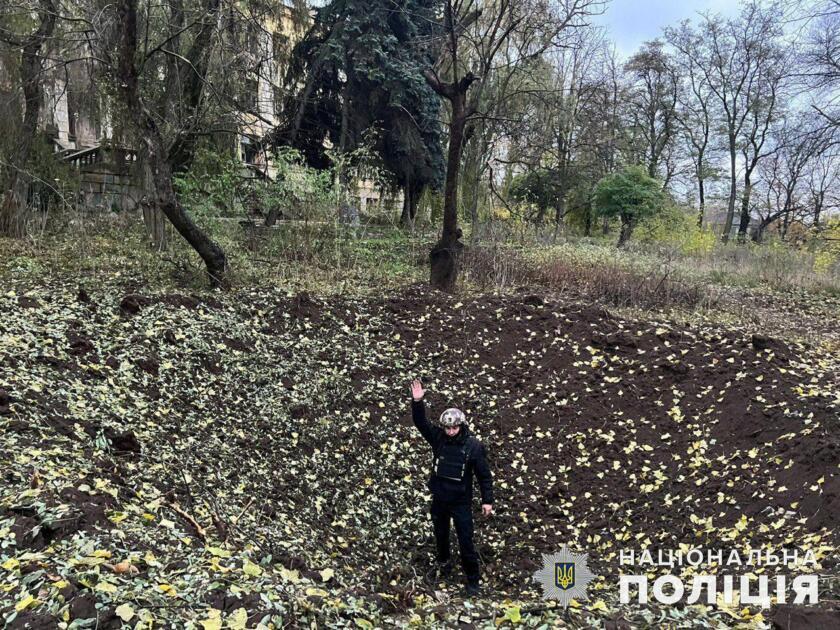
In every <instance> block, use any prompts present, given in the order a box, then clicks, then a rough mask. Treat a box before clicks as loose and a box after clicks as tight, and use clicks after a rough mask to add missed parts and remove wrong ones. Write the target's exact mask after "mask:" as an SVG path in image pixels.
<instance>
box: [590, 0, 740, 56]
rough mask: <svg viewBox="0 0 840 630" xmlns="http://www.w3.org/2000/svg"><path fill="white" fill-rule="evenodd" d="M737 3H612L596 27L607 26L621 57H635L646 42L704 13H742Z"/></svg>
mask: <svg viewBox="0 0 840 630" xmlns="http://www.w3.org/2000/svg"><path fill="white" fill-rule="evenodd" d="M738 6H739V3H738V2H737V1H736V0H612V1H611V2H610V3H609V4H608V5H607V9H606V11H605V13H604V14H603V15H600V16H597V17H595V18H593V20H592V22H593V24H596V25H598V26H603V27H605V28H606V29H607V31H608V33H609V38H610V39H611V40H613V41H614V42H615V45H616V48H617V49H618V52H619V54H620V55H621V56H623V57H627V56H629V55H631V54H633V53H634V52H635V51H636V50H637V49H638V48H639V46H641V44H642V43H643V42H645V41H648V40H651V39H655V38H656V37H658V36H660V35H661V34H662V28H663V27H664V26H676V25H677V24H678V23H679V22H681V21H682V20H684V19H686V18H691V19H694V18H696V16H697V13H698V12H700V11H711V12H712V13H720V14H722V15H725V16H731V15H735V14H737V13H738Z"/></svg>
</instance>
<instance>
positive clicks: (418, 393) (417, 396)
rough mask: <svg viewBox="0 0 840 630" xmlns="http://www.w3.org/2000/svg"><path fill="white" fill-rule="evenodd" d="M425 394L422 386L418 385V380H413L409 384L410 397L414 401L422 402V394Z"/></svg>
mask: <svg viewBox="0 0 840 630" xmlns="http://www.w3.org/2000/svg"><path fill="white" fill-rule="evenodd" d="M425 393H426V392H424V391H423V386H422V385H421V384H420V379H419V378H415V379H414V380H413V381H412V382H411V397H412V398H413V399H414V400H422V399H423V394H425Z"/></svg>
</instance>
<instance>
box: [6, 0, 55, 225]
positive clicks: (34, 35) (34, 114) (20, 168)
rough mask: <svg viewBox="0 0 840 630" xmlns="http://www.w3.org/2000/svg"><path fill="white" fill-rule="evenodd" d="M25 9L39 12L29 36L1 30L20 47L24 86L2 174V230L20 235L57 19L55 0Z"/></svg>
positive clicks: (39, 2)
mask: <svg viewBox="0 0 840 630" xmlns="http://www.w3.org/2000/svg"><path fill="white" fill-rule="evenodd" d="M21 10H23V11H24V12H25V13H27V12H29V11H34V12H35V13H36V15H37V22H36V24H37V25H36V27H35V29H34V30H33V31H32V32H31V33H29V34H28V35H25V36H19V35H18V34H17V33H14V32H11V31H9V30H6V29H5V28H4V29H3V30H2V31H0V41H2V42H3V43H4V44H6V45H11V46H13V47H15V48H19V49H20V51H21V56H20V90H21V93H22V95H23V120H22V122H21V127H20V133H19V141H18V144H17V147H16V149H13V151H12V154H11V156H10V159H9V162H8V164H4V165H3V169H2V171H0V173H2V177H0V184H2V187H0V190H2V191H3V199H2V202H0V234H3V235H6V236H11V237H16V238H19V237H21V236H23V235H24V233H25V229H26V225H25V211H26V196H27V192H26V190H27V185H28V178H27V176H26V166H27V163H28V162H29V157H30V153H31V152H32V145H33V142H34V140H35V137H36V131H37V127H38V118H39V116H40V113H41V107H42V104H43V101H44V75H43V70H44V59H45V54H46V47H47V45H48V43H49V40H50V38H51V37H52V35H53V33H54V31H55V26H56V19H57V11H58V9H57V6H56V4H55V0H38V4H37V6H36V7H21Z"/></svg>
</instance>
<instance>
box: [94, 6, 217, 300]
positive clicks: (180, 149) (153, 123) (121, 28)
mask: <svg viewBox="0 0 840 630" xmlns="http://www.w3.org/2000/svg"><path fill="white" fill-rule="evenodd" d="M137 3H138V0H120V1H119V2H118V3H117V4H116V18H117V22H116V24H117V26H116V27H115V28H113V32H114V33H115V35H114V37H115V41H114V48H115V53H114V54H115V61H114V63H113V64H112V65H111V66H110V67H109V71H110V72H111V75H112V78H113V80H114V81H115V84H116V85H117V86H119V95H120V99H121V102H122V105H123V106H124V107H125V110H126V112H127V114H128V116H127V120H128V121H130V124H131V127H133V131H134V134H133V135H134V137H135V138H136V140H137V141H139V142H140V143H142V146H143V149H144V154H145V159H146V160H147V162H148V165H149V169H150V173H151V176H152V181H151V187H152V190H153V192H154V203H155V204H156V205H157V206H158V207H159V208H160V210H161V211H162V212H163V214H164V215H165V216H166V218H167V219H168V220H169V221H170V222H171V223H172V225H173V226H174V227H175V229H176V230H177V231H178V233H179V234H180V235H181V236H182V237H183V238H184V239H185V240H186V241H187V242H188V243H189V244H190V246H191V247H192V248H193V249H195V251H196V252H197V253H198V254H199V256H201V258H202V260H203V261H204V264H205V265H206V267H207V273H208V275H209V278H210V283H211V285H212V286H220V285H221V284H223V282H224V279H225V272H226V271H227V259H226V257H225V253H224V251H223V250H222V248H221V247H220V246H219V245H218V244H217V243H216V242H215V241H213V239H211V238H210V237H209V236H208V235H207V234H206V233H205V232H204V231H203V230H202V229H201V228H199V227H198V226H197V225H196V224H195V222H194V221H193V220H192V218H191V217H190V215H189V214H188V213H187V212H186V210H185V209H184V207H183V205H182V204H181V202H180V201H179V199H178V196H177V194H176V192H175V188H174V186H173V175H174V173H175V172H176V170H177V169H180V168H184V166H185V165H186V164H187V163H188V161H189V156H190V154H191V152H192V151H193V150H194V146H195V145H194V139H193V137H192V136H193V133H194V132H195V129H194V128H192V127H190V126H181V127H179V132H180V133H178V134H177V135H176V137H175V140H174V142H173V143H172V144H171V146H168V145H167V143H166V141H165V137H164V134H163V133H162V131H161V127H160V123H159V120H160V118H157V117H156V116H155V115H154V110H153V108H152V107H150V105H149V104H148V102H147V98H146V97H144V95H143V94H142V91H141V73H142V70H143V65H141V66H138V64H137V58H138V53H139V52H140V51H139V49H138V31H139V28H138V27H139V23H138V10H137ZM171 6H172V11H173V17H174V19H175V23H176V24H179V23H180V22H179V20H180V19H181V16H180V15H179V11H180V6H179V5H177V3H176V4H173V5H171ZM219 7H220V1H219V0H206V4H204V5H203V7H202V9H203V10H202V11H201V12H199V14H198V17H197V18H195V20H194V22H193V23H192V26H193V27H195V28H196V29H197V33H196V35H195V38H194V40H193V42H192V44H191V47H190V52H189V53H188V55H189V56H186V57H185V56H183V55H178V53H175V52H173V51H171V50H170V49H169V48H168V47H167V45H168V44H171V43H172V42H173V41H174V39H175V37H173V36H172V35H168V36H167V37H165V41H166V43H161V44H159V45H157V46H156V47H155V50H153V51H152V52H160V53H163V54H166V55H167V56H175V57H176V58H178V61H180V62H181V63H183V64H184V66H186V68H185V69H184V70H183V71H181V70H180V64H176V65H178V66H179V68H178V71H176V72H173V75H172V77H178V78H177V79H176V78H172V83H170V84H169V85H167V92H170V91H176V92H177V94H178V96H179V97H180V98H179V99H178V100H177V101H171V100H170V96H168V95H167V96H165V97H164V100H165V102H166V106H165V108H173V107H174V106H175V105H176V104H177V105H179V106H181V107H183V111H184V112H185V114H186V116H187V118H188V120H194V118H195V117H196V116H195V114H196V110H197V108H198V107H199V104H200V103H201V97H202V94H203V92H204V88H205V85H206V80H207V76H206V75H207V63H208V61H207V60H208V56H209V50H208V48H209V44H210V41H211V39H212V33H213V32H214V31H215V29H216V24H217V20H218V12H219ZM185 28H186V27H185V26H182V27H181V29H185ZM180 32H183V30H181V31H179V30H176V31H175V35H176V37H177V36H179V35H180ZM167 51H168V52H167ZM151 54H152V53H151V52H148V51H147V52H146V53H145V55H144V57H143V60H144V61H146V60H148V59H149V58H150V55H151ZM190 116H192V118H190ZM164 120H165V119H164Z"/></svg>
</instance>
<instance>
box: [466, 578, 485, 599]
mask: <svg viewBox="0 0 840 630" xmlns="http://www.w3.org/2000/svg"><path fill="white" fill-rule="evenodd" d="M466 594H467V597H477V596H478V595H480V594H481V588H480V587H479V586H478V582H467V588H466Z"/></svg>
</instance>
